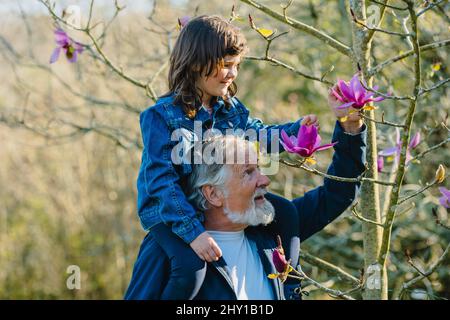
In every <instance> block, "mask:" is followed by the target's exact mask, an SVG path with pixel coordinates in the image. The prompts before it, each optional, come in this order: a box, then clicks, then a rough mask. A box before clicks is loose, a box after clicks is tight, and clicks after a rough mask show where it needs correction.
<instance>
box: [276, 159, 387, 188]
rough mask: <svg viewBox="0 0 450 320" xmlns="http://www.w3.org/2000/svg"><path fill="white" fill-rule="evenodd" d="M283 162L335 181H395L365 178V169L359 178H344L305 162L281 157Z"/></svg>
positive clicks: (384, 183) (381, 182) (385, 182)
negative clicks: (311, 166) (291, 160)
mask: <svg viewBox="0 0 450 320" xmlns="http://www.w3.org/2000/svg"><path fill="white" fill-rule="evenodd" d="M280 162H281V163H284V164H285V165H288V166H290V167H294V168H301V169H303V170H305V171H307V172H309V173H312V174H315V175H318V176H321V177H324V178H327V179H331V180H335V181H340V182H361V181H370V182H372V183H377V184H381V185H385V186H391V185H394V183H393V182H387V181H380V180H375V179H372V178H365V177H364V174H365V173H366V171H364V172H363V173H362V174H361V175H359V176H358V177H357V178H344V177H338V176H333V175H329V174H327V173H324V172H321V171H319V170H317V169H313V168H310V167H307V166H305V165H304V164H300V163H290V162H288V161H286V160H284V159H280Z"/></svg>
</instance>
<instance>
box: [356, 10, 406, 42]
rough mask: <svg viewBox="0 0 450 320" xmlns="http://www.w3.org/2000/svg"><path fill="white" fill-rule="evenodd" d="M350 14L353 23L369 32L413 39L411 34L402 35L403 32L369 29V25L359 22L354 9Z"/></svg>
mask: <svg viewBox="0 0 450 320" xmlns="http://www.w3.org/2000/svg"><path fill="white" fill-rule="evenodd" d="M350 13H351V16H352V18H353V21H354V22H355V23H356V24H359V25H360V26H363V27H364V28H366V29H367V30H371V31H376V32H382V33H385V34H389V35H391V36H399V37H402V38H406V37H411V34H410V33H401V32H395V31H389V30H384V29H380V28H373V27H369V26H368V25H367V24H365V23H364V22H362V21H359V20H358V19H357V18H356V17H355V14H354V13H353V10H352V9H350Z"/></svg>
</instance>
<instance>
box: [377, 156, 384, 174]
mask: <svg viewBox="0 0 450 320" xmlns="http://www.w3.org/2000/svg"><path fill="white" fill-rule="evenodd" d="M383 168H384V158H383V157H381V156H379V157H378V158H377V170H378V172H381V171H383Z"/></svg>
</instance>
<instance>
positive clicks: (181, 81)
mask: <svg viewBox="0 0 450 320" xmlns="http://www.w3.org/2000/svg"><path fill="white" fill-rule="evenodd" d="M246 50H247V42H246V40H245V37H244V35H243V34H242V33H241V32H240V30H239V28H237V27H236V26H233V25H232V24H231V23H230V22H228V21H226V20H225V19H223V18H221V17H219V16H200V17H197V18H194V19H192V20H191V21H189V22H188V23H187V24H186V25H185V26H184V27H182V29H181V32H180V35H179V37H178V39H177V41H176V43H175V46H174V48H173V51H172V54H171V56H170V70H169V92H168V93H167V94H166V95H165V96H167V95H170V94H174V95H175V97H174V104H181V105H182V106H183V110H184V112H185V113H186V114H187V115H188V116H189V117H190V118H193V117H195V115H196V113H197V109H198V107H199V106H201V101H202V92H201V91H200V89H199V88H197V87H196V85H195V84H196V82H197V80H198V79H199V78H200V75H201V74H203V72H205V73H206V75H207V76H210V75H211V74H212V73H213V72H215V71H216V69H217V67H222V66H223V58H224V57H225V56H226V55H238V54H245V52H246ZM236 92H237V86H236V84H235V83H234V82H233V83H232V84H231V85H230V86H229V87H228V96H226V97H223V99H224V101H225V103H226V105H227V107H229V106H230V103H229V99H230V98H231V97H233V96H234V95H235V94H236Z"/></svg>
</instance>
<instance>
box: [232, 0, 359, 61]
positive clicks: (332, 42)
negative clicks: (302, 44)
mask: <svg viewBox="0 0 450 320" xmlns="http://www.w3.org/2000/svg"><path fill="white" fill-rule="evenodd" d="M241 1H242V2H244V3H246V4H248V5H251V6H253V7H255V8H257V9H259V10H261V11H262V12H264V13H266V14H267V15H268V16H271V17H272V18H275V19H277V20H279V21H281V22H283V23H286V24H288V25H289V26H291V27H293V28H294V29H297V30H301V31H304V32H306V33H308V34H310V35H312V36H314V37H316V38H318V39H319V40H321V41H323V42H325V43H326V44H327V45H329V46H331V47H333V48H335V49H336V50H338V51H339V52H341V53H343V54H344V55H346V56H348V57H352V55H353V54H352V49H351V48H350V47H349V46H347V45H345V44H343V43H342V42H340V41H339V40H337V39H335V38H333V37H332V36H330V35H328V34H326V33H325V32H323V31H321V30H318V29H316V28H314V27H312V26H310V25H308V24H305V23H303V22H300V21H298V20H295V19H293V18H290V17H287V16H286V17H285V16H284V15H283V14H280V13H278V12H275V11H273V10H272V9H270V8H269V7H267V6H265V5H263V4H261V3H259V2H257V1H254V0H241Z"/></svg>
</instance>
